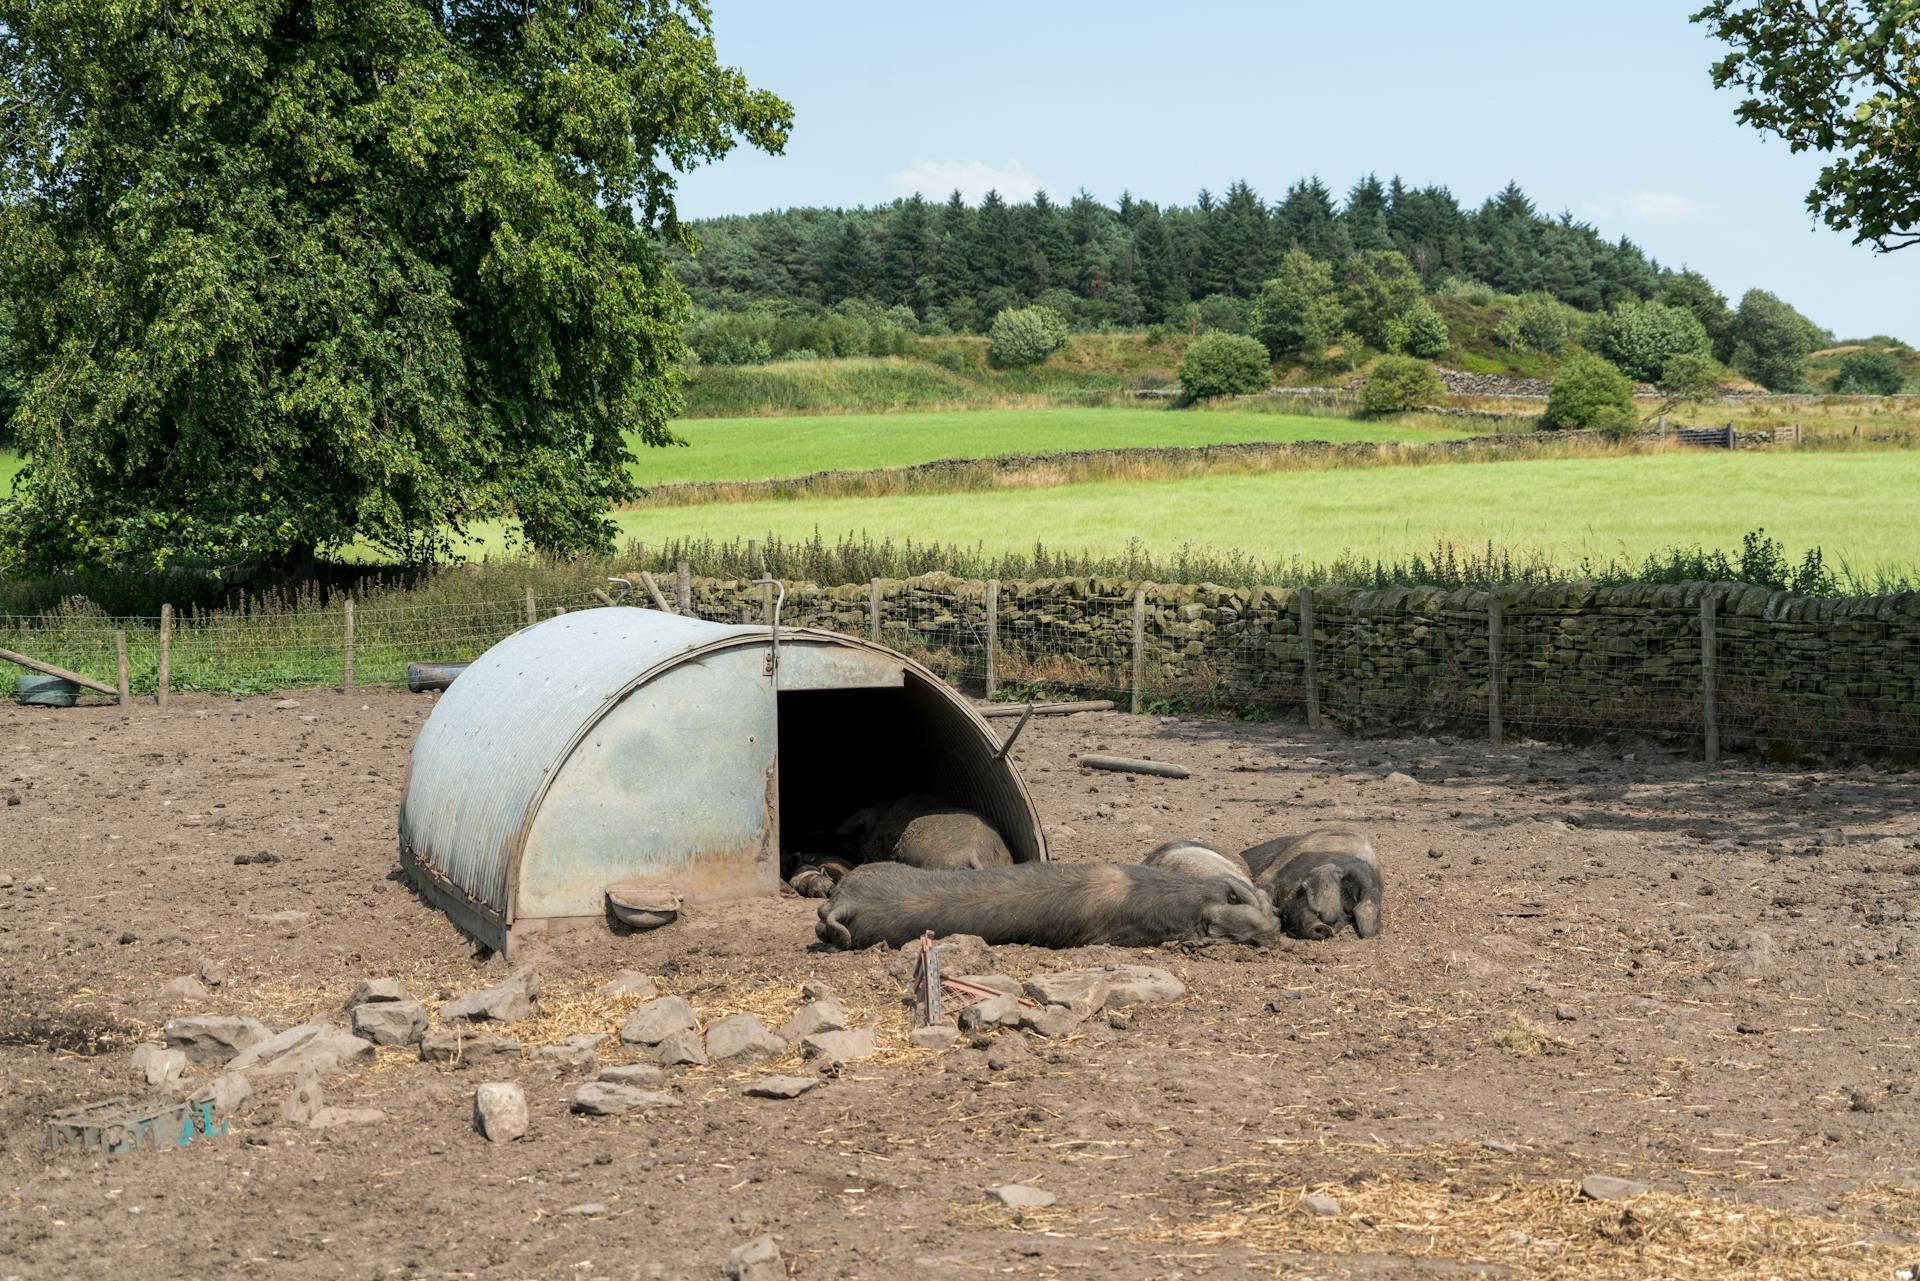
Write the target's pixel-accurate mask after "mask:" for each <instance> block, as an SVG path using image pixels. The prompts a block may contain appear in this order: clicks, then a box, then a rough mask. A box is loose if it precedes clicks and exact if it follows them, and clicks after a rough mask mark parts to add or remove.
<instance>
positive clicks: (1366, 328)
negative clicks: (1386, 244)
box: [1341, 249, 1421, 347]
mask: <svg viewBox="0 0 1920 1281" xmlns="http://www.w3.org/2000/svg"><path fill="white" fill-rule="evenodd" d="M1420 297H1421V293H1420V277H1419V276H1418V275H1416V274H1415V273H1414V270H1413V267H1412V266H1411V265H1410V264H1409V263H1408V262H1407V260H1406V259H1405V258H1403V257H1401V256H1400V254H1399V253H1398V252H1396V251H1395V250H1392V249H1370V250H1368V251H1367V252H1365V253H1359V254H1355V255H1354V256H1353V257H1352V258H1349V259H1348V260H1347V268H1346V275H1345V278H1344V280H1343V281H1342V289H1341V304H1342V305H1343V306H1344V307H1345V309H1346V313H1347V324H1349V325H1350V326H1352V327H1353V328H1354V329H1355V330H1357V331H1358V332H1359V334H1360V336H1361V337H1362V338H1365V339H1366V340H1367V341H1368V342H1370V343H1372V344H1373V345H1374V346H1376V347H1384V346H1385V345H1386V341H1387V322H1389V321H1391V320H1392V319H1393V318H1394V317H1395V316H1398V315H1400V314H1402V313H1403V312H1405V311H1406V310H1407V309H1408V308H1409V307H1411V306H1413V304H1414V303H1416V302H1419V301H1420Z"/></svg>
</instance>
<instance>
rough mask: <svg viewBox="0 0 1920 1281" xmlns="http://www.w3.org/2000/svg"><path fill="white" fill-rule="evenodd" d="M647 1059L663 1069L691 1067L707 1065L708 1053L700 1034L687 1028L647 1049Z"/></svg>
mask: <svg viewBox="0 0 1920 1281" xmlns="http://www.w3.org/2000/svg"><path fill="white" fill-rule="evenodd" d="M647 1057H648V1058H650V1059H652V1060H653V1061H654V1062H655V1063H658V1064H660V1065H662V1066H663V1067H691V1066H697V1065H699V1064H702V1063H705V1062H706V1061H707V1051H706V1048H705V1047H704V1046H702V1045H701V1044H700V1033H699V1032H697V1031H695V1030H694V1029H692V1028H685V1029H682V1030H681V1031H678V1032H675V1033H673V1034H671V1035H670V1036H668V1037H667V1038H666V1040H664V1041H661V1042H660V1043H659V1044H658V1045H652V1046H649V1047H647Z"/></svg>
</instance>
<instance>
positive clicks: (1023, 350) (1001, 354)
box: [987, 307, 1067, 369]
mask: <svg viewBox="0 0 1920 1281" xmlns="http://www.w3.org/2000/svg"><path fill="white" fill-rule="evenodd" d="M1066 342H1067V322H1066V321H1065V320H1063V319H1062V318H1061V316H1060V313H1059V312H1057V311H1054V310H1053V309H1052V308H1051V307H1019V308H1009V309H1008V310H1006V311H1003V312H1001V313H1000V314H999V315H997V316H995V317H994V318H993V328H992V329H990V330H989V331H988V332H987V355H988V357H989V358H990V359H991V360H992V361H993V363H994V364H996V365H998V366H1000V367H1001V368H1002V369H1019V368H1022V367H1023V366H1026V365H1037V364H1039V363H1040V362H1041V361H1043V360H1045V359H1046V358H1047V357H1048V356H1051V355H1052V354H1053V353H1054V352H1056V351H1059V350H1060V348H1062V347H1064V346H1065V345H1066Z"/></svg>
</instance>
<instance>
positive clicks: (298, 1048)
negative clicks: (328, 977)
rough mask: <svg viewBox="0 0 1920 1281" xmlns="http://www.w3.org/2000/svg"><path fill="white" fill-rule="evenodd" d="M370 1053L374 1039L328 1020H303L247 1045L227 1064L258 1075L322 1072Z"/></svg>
mask: <svg viewBox="0 0 1920 1281" xmlns="http://www.w3.org/2000/svg"><path fill="white" fill-rule="evenodd" d="M372 1057H373V1042H371V1041H364V1040H362V1039H360V1038H359V1037H357V1036H355V1035H353V1034H352V1033H351V1032H348V1031H347V1030H345V1029H344V1028H337V1027H334V1026H333V1025H332V1024H330V1023H320V1022H314V1023H302V1024H300V1025H299V1026H298V1027H290V1028H288V1029H287V1030H286V1031H284V1032H282V1033H280V1034H279V1035H278V1036H273V1037H269V1038H267V1039H266V1040H264V1041H261V1042H260V1043H258V1044H257V1045H252V1046H249V1047H248V1048H247V1049H245V1050H243V1051H241V1052H240V1053H239V1054H237V1055H235V1056H234V1057H233V1060H232V1062H230V1063H229V1064H228V1065H227V1066H228V1067H229V1068H231V1069H232V1070H233V1071H235V1072H248V1071H251V1072H253V1073H254V1074H255V1075H257V1076H293V1077H301V1076H321V1075H324V1074H325V1073H328V1072H331V1071H333V1070H334V1069H335V1068H337V1067H340V1066H341V1065H342V1064H346V1063H352V1062H356V1061H358V1060H360V1059H368V1058H372Z"/></svg>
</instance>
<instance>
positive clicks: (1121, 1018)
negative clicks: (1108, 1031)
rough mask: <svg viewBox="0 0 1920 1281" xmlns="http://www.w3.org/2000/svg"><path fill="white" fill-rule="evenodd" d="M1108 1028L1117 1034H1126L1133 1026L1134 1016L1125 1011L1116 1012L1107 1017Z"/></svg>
mask: <svg viewBox="0 0 1920 1281" xmlns="http://www.w3.org/2000/svg"><path fill="white" fill-rule="evenodd" d="M1107 1026H1108V1027H1110V1028H1112V1029H1113V1030H1114V1031H1116V1032H1124V1031H1126V1030H1127V1029H1128V1028H1130V1027H1132V1026H1133V1015H1131V1014H1129V1013H1127V1012H1126V1011H1125V1010H1114V1011H1112V1012H1110V1013H1109V1014H1108V1015H1107Z"/></svg>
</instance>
